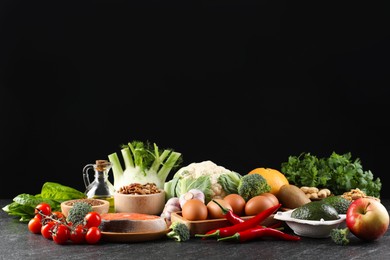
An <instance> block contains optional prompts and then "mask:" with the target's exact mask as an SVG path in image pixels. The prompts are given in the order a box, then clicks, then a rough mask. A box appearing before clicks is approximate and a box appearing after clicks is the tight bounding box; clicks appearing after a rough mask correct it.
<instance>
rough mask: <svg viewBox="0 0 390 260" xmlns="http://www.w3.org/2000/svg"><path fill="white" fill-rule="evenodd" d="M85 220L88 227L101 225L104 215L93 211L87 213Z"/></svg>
mask: <svg viewBox="0 0 390 260" xmlns="http://www.w3.org/2000/svg"><path fill="white" fill-rule="evenodd" d="M84 222H85V226H86V227H87V228H91V227H99V225H100V223H101V222H102V217H101V216H100V214H99V213H98V212H96V211H91V212H89V213H87V215H85V217H84Z"/></svg>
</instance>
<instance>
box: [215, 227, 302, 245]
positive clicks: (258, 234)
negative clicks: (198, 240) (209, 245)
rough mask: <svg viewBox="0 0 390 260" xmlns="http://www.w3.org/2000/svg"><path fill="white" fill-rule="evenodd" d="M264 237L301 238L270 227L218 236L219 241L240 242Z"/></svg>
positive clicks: (291, 239)
mask: <svg viewBox="0 0 390 260" xmlns="http://www.w3.org/2000/svg"><path fill="white" fill-rule="evenodd" d="M262 237H274V238H278V239H282V240H289V241H298V240H300V239H301V237H299V236H295V235H290V234H287V233H284V232H282V231H280V230H278V229H274V228H268V227H254V228H249V229H247V230H244V231H241V232H236V233H235V234H234V235H232V236H228V237H223V238H218V240H217V241H239V242H245V241H248V240H253V239H256V238H262Z"/></svg>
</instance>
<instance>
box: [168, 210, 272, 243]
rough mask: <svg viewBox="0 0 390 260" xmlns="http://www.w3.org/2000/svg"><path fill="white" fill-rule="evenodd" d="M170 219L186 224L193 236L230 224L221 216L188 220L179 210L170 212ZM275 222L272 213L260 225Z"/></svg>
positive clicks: (246, 217)
mask: <svg viewBox="0 0 390 260" xmlns="http://www.w3.org/2000/svg"><path fill="white" fill-rule="evenodd" d="M252 217H253V216H243V217H242V219H244V220H246V219H249V218H252ZM171 221H172V222H176V221H179V222H183V223H184V224H186V226H187V227H188V228H189V229H190V234H191V236H192V237H194V236H195V234H205V233H206V232H207V231H209V230H212V229H216V228H221V227H226V226H231V224H230V222H229V221H228V220H226V219H222V218H218V219H207V220H195V221H190V220H187V219H185V218H183V215H182V214H181V211H179V212H174V213H172V214H171ZM277 222H279V220H276V219H274V214H272V215H270V216H269V217H268V218H266V219H265V220H264V221H263V222H262V223H261V225H263V226H270V225H272V224H276V223H277Z"/></svg>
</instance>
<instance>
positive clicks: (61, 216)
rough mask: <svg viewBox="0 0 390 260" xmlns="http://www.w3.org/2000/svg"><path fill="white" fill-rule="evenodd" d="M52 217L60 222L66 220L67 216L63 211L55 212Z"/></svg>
mask: <svg viewBox="0 0 390 260" xmlns="http://www.w3.org/2000/svg"><path fill="white" fill-rule="evenodd" d="M51 217H52V218H54V219H58V220H64V219H65V216H64V214H63V213H62V212H61V211H53V212H52V213H51Z"/></svg>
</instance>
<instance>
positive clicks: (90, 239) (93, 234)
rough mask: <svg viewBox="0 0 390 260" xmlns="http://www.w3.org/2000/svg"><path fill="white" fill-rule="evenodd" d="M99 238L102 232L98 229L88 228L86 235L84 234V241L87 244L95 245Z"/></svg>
mask: <svg viewBox="0 0 390 260" xmlns="http://www.w3.org/2000/svg"><path fill="white" fill-rule="evenodd" d="M101 237H102V232H101V231H100V229H99V228H98V227H90V228H89V229H88V231H87V234H85V241H87V243H88V244H96V243H98V242H99V241H100V238H101Z"/></svg>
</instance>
